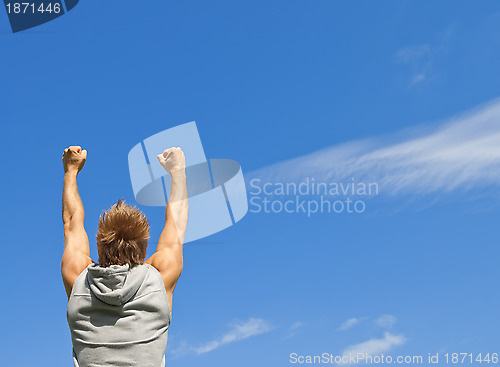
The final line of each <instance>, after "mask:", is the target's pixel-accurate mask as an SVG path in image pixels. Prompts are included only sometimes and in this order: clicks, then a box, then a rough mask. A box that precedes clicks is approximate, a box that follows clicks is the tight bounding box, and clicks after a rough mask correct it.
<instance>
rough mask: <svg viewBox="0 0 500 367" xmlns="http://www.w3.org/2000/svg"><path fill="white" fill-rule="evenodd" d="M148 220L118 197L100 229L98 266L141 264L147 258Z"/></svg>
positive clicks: (102, 216) (103, 214) (102, 217)
mask: <svg viewBox="0 0 500 367" xmlns="http://www.w3.org/2000/svg"><path fill="white" fill-rule="evenodd" d="M148 239H149V222H148V219H147V218H146V216H145V215H144V214H143V213H142V212H141V211H140V210H139V209H137V208H136V207H132V206H130V205H127V204H125V202H124V200H122V199H119V200H118V202H117V203H116V204H114V205H113V206H112V207H111V209H109V210H107V211H104V212H103V213H102V214H101V217H100V218H99V226H98V228H97V236H96V242H97V252H98V253H99V265H100V266H103V267H107V266H110V265H125V264H129V265H130V267H131V268H132V267H134V266H135V265H140V264H142V263H143V262H144V259H145V258H146V249H147V246H148Z"/></svg>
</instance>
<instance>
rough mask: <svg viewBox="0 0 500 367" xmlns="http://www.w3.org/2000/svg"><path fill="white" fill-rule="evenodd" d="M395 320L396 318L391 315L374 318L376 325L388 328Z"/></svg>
mask: <svg viewBox="0 0 500 367" xmlns="http://www.w3.org/2000/svg"><path fill="white" fill-rule="evenodd" d="M396 321H397V319H396V317H395V316H393V315H382V316H380V317H378V318H377V319H375V324H376V325H377V326H380V327H383V328H387V329H390V328H391V327H393V326H394V324H395V323H396Z"/></svg>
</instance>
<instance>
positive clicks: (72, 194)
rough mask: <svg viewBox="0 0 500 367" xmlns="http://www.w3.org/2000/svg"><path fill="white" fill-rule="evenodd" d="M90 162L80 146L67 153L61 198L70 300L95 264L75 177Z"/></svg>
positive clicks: (66, 285) (63, 265)
mask: <svg viewBox="0 0 500 367" xmlns="http://www.w3.org/2000/svg"><path fill="white" fill-rule="evenodd" d="M86 159H87V151H86V150H83V151H82V148H81V147H79V146H71V147H69V148H67V149H65V150H64V153H63V157H62V160H63V167H64V187H63V197H62V217H63V223H64V254H63V257H62V261H61V274H62V278H63V282H64V288H65V289H66V294H67V295H68V298H69V296H70V294H71V289H72V288H73V283H74V282H75V280H76V278H77V277H78V275H80V273H81V272H82V271H83V270H84V269H85V268H86V267H87V266H88V265H89V264H90V263H92V259H91V258H90V248H89V239H88V236H87V232H85V228H84V226H83V220H84V217H85V212H84V209H83V204H82V200H81V198H80V195H79V194H78V187H77V184H76V177H77V176H78V173H79V172H80V171H81V169H82V168H83V165H84V164H85V160H86Z"/></svg>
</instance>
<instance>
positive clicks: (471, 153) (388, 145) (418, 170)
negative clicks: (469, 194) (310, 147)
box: [247, 100, 500, 195]
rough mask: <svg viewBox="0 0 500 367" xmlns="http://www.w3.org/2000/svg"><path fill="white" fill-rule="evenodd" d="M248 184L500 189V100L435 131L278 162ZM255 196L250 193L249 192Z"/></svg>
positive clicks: (406, 190) (407, 190)
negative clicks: (312, 182)
mask: <svg viewBox="0 0 500 367" xmlns="http://www.w3.org/2000/svg"><path fill="white" fill-rule="evenodd" d="M247 178H248V179H249V181H248V182H250V180H251V179H252V178H259V179H261V180H262V182H281V183H283V182H303V181H304V180H305V179H306V178H314V179H315V180H316V181H317V182H318V181H322V182H349V181H351V179H352V178H354V179H355V181H356V182H365V183H367V182H375V183H377V184H378V187H379V193H380V194H385V195H402V194H413V195H427V194H435V193H449V192H454V191H468V190H472V189H476V188H481V189H482V188H485V187H489V188H491V187H498V186H500V100H495V101H493V102H492V103H490V104H488V105H485V106H482V107H481V108H478V109H476V110H474V111H472V112H469V113H467V114H463V115H461V116H456V117H454V118H452V119H450V120H448V121H446V122H444V123H441V124H439V125H437V126H433V127H419V128H414V129H412V130H406V131H403V132H400V133H399V134H395V135H393V136H386V137H377V138H373V139H364V140H358V141H353V142H349V143H345V144H339V145H333V146H330V147H328V148H325V149H322V150H319V151H316V152H313V153H310V154H307V155H304V156H300V157H297V158H293V159H290V160H287V161H284V162H280V163H276V164H273V165H271V166H268V167H264V168H262V169H260V170H257V171H254V172H250V173H249V174H247ZM250 192H251V191H250Z"/></svg>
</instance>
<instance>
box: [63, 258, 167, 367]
mask: <svg viewBox="0 0 500 367" xmlns="http://www.w3.org/2000/svg"><path fill="white" fill-rule="evenodd" d="M171 318H172V311H171V307H170V305H169V302H168V298H167V292H166V291H165V286H164V284H163V279H162V277H161V275H160V273H159V272H158V270H156V269H155V268H154V267H153V266H151V265H149V264H142V265H136V266H134V267H132V268H130V267H129V265H128V264H127V265H111V266H109V267H101V266H99V265H98V264H95V263H93V264H90V265H89V266H88V267H87V268H86V269H85V270H84V271H83V272H82V273H81V274H80V275H79V276H78V278H77V279H76V281H75V283H74V285H73V289H72V291H71V295H70V298H69V301H68V310H67V319H68V324H69V328H70V331H71V339H72V342H73V362H74V364H75V367H103V366H107V367H111V366H112V367H130V366H134V367H162V366H164V365H165V348H166V346H167V336H168V328H169V326H170V320H171Z"/></svg>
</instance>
